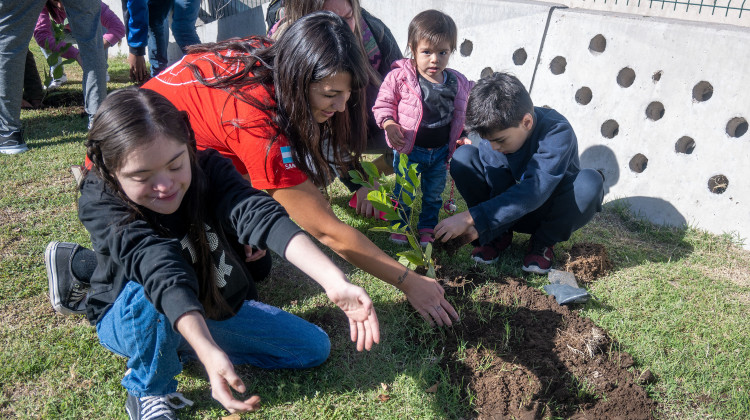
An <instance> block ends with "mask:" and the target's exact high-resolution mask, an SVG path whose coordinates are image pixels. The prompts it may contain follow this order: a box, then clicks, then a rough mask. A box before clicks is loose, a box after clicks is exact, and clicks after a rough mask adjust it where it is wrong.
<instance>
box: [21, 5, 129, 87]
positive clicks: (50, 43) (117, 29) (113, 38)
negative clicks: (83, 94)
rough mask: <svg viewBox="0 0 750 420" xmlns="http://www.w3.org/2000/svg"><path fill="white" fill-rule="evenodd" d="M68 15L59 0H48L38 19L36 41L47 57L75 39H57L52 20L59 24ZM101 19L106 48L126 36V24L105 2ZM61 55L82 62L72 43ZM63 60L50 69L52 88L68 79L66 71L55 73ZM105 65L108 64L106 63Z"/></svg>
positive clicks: (35, 28)
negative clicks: (56, 74) (56, 75)
mask: <svg viewBox="0 0 750 420" xmlns="http://www.w3.org/2000/svg"><path fill="white" fill-rule="evenodd" d="M66 17H67V14H66V13H65V8H64V7H63V5H62V3H61V2H60V1H59V0H47V3H46V4H45V6H44V8H43V9H42V12H41V13H40V14H39V18H38V19H37V21H36V26H35V27H34V39H35V40H36V43H37V44H39V47H40V48H41V49H42V52H43V53H44V55H45V57H49V55H51V54H52V53H53V52H60V50H62V49H64V48H65V46H66V45H68V44H69V43H70V42H71V41H74V40H73V39H71V38H70V37H68V38H69V39H65V40H61V41H59V42H58V41H57V40H55V32H54V31H53V29H52V22H55V23H57V24H58V25H59V24H62V23H64V22H65V19H66ZM100 21H101V25H102V32H103V38H104V48H105V50H106V49H107V48H109V47H110V46H112V45H114V44H116V43H118V42H120V39H122V37H123V36H125V25H123V23H122V21H121V20H120V18H118V17H117V15H116V14H115V13H114V12H113V11H112V10H110V8H109V7H107V5H106V4H104V3H103V2H102V10H101V19H100ZM61 56H62V58H69V59H73V60H76V61H78V64H80V63H81V58H80V57H79V52H78V49H77V48H75V47H74V46H72V45H70V46H69V47H68V49H67V50H65V52H63V53H62V54H61ZM61 61H62V60H59V61H58V64H56V65H53V66H51V69H50V71H51V73H53V74H51V76H52V79H53V81H52V85H51V86H49V87H48V89H50V90H52V89H56V88H58V87H59V86H60V85H62V84H64V83H65V82H67V80H68V78H67V76H66V75H65V73H64V72H63V73H62V75H59V77H55V75H54V72H55V68H56V67H57V66H61V65H62V64H60V62H61ZM104 65H106V63H105V64H104ZM107 81H109V75H107Z"/></svg>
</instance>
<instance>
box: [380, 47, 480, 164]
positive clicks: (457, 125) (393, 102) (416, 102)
mask: <svg viewBox="0 0 750 420" xmlns="http://www.w3.org/2000/svg"><path fill="white" fill-rule="evenodd" d="M391 68H392V70H391V72H390V73H388V75H387V76H386V77H385V80H384V81H383V84H382V85H380V91H379V92H378V98H377V100H376V101H375V105H374V106H373V107H372V112H373V115H375V121H376V122H377V123H378V126H379V127H380V128H383V123H384V122H385V121H386V120H387V119H393V121H395V122H397V123H398V124H399V125H400V126H401V127H402V128H403V131H404V147H402V148H401V149H396V151H397V152H399V153H406V154H409V153H411V151H412V149H413V148H414V140H415V138H416V136H417V129H418V128H419V123H420V122H421V121H422V91H421V89H420V88H419V81H418V79H417V70H416V68H414V64H413V61H412V60H411V59H409V58H404V59H401V60H398V61H395V62H394V63H393V65H392V66H391ZM446 71H449V72H451V73H453V74H454V75H456V79H458V91H457V92H456V99H455V100H454V102H453V108H454V109H453V120H451V134H450V142H449V149H450V151H449V153H448V158H449V159H450V157H451V156H452V155H453V152H454V151H455V150H456V141H457V140H458V138H459V137H460V136H461V132H462V131H463V129H464V122H465V121H466V103H467V101H468V100H469V91H470V90H471V88H472V87H473V86H474V82H470V81H469V80H468V79H467V78H466V77H465V76H464V75H463V74H461V73H459V72H457V71H455V70H452V69H446ZM386 141H387V142H388V145H389V146H391V147H393V144H391V141H390V139H388V135H387V134H386Z"/></svg>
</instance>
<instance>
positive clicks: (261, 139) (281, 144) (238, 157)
mask: <svg viewBox="0 0 750 420" xmlns="http://www.w3.org/2000/svg"><path fill="white" fill-rule="evenodd" d="M256 44H258V45H257V46H261V45H260V43H259V42H256ZM232 54H242V53H241V52H234V51H232V52H230V51H222V55H232ZM186 63H193V64H194V65H196V66H197V67H198V68H199V69H200V72H201V74H202V75H203V77H204V78H205V79H206V80H208V81H210V80H212V79H213V78H214V76H213V74H214V71H216V73H217V75H218V76H223V75H226V74H232V73H235V72H236V71H238V69H239V68H240V67H238V66H240V64H231V65H230V63H227V62H224V61H222V60H221V59H220V58H219V57H216V56H215V55H214V54H213V53H203V54H191V55H187V56H185V57H183V58H182V60H180V61H179V62H177V63H175V64H174V65H173V66H171V67H169V68H167V69H166V70H164V71H163V72H161V73H160V74H159V75H158V76H156V77H155V78H153V79H151V80H149V81H148V82H147V83H146V84H144V85H143V87H144V88H146V89H151V90H154V91H156V92H159V93H161V94H162V95H164V96H165V97H166V98H167V99H169V101H170V102H172V104H174V106H176V107H177V109H179V110H183V111H187V113H188V114H189V115H190V125H191V126H192V127H193V131H195V139H196V142H197V143H198V148H199V149H208V148H211V149H215V150H217V151H218V152H219V153H221V154H222V155H224V156H226V157H228V158H229V159H231V160H232V162H233V163H234V166H235V168H237V171H239V172H240V173H241V174H243V175H244V174H248V175H249V177H250V181H251V183H252V184H253V187H255V188H258V189H272V188H287V187H292V186H295V185H299V184H301V183H302V182H304V181H305V180H307V176H306V175H305V174H304V172H302V171H301V170H300V169H299V168H297V166H296V165H295V164H294V162H293V160H292V154H291V150H290V148H289V141H288V140H287V138H286V136H285V135H284V134H283V133H279V132H278V130H277V129H275V128H274V126H273V125H272V124H271V120H270V117H269V116H268V115H267V114H266V112H265V111H262V110H260V109H258V108H256V107H254V106H252V105H250V104H248V103H246V102H243V101H241V100H239V99H237V98H236V97H234V96H232V95H231V94H229V93H228V92H227V91H225V90H222V89H216V88H210V87H206V86H204V85H203V84H201V83H200V82H199V81H197V80H196V79H195V77H194V76H193V72H192V70H191V69H189V68H188V67H186V65H185V64H186ZM245 92H246V93H248V94H250V95H252V96H253V97H254V98H255V99H257V100H259V101H260V102H261V103H264V104H268V105H271V106H272V107H275V106H276V101H275V98H274V97H273V96H271V95H269V94H268V92H267V91H266V90H265V88H264V87H263V86H260V85H256V86H252V87H250V88H247V89H246V90H245ZM233 123H234V124H237V125H239V126H240V127H241V128H238V127H236V126H235V125H233ZM277 134H278V138H277V140H276V141H275V142H274V143H273V144H272V145H270V148H269V144H270V140H271V139H273V137H274V136H276V135H277Z"/></svg>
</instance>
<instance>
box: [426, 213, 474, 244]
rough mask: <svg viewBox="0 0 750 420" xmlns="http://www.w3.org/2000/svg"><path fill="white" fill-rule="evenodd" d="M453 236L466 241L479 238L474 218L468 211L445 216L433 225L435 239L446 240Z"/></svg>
mask: <svg viewBox="0 0 750 420" xmlns="http://www.w3.org/2000/svg"><path fill="white" fill-rule="evenodd" d="M454 238H461V241H465V242H466V243H469V242H471V241H473V240H474V239H477V238H479V232H477V229H476V228H475V227H474V219H473V218H472V217H471V214H470V213H469V212H468V211H462V212H461V213H456V214H454V215H453V216H451V217H447V218H445V219H443V220H441V221H440V223H438V224H437V226H435V239H437V240H441V241H443V242H446V241H448V240H451V239H454Z"/></svg>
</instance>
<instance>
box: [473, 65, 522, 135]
mask: <svg viewBox="0 0 750 420" xmlns="http://www.w3.org/2000/svg"><path fill="white" fill-rule="evenodd" d="M526 114H531V115H534V103H533V102H532V101H531V96H530V95H529V92H528V91H527V90H526V88H525V87H524V86H523V83H521V81H520V80H518V78H517V77H516V76H513V75H511V74H508V73H494V74H492V75H489V76H486V77H483V78H481V79H480V80H479V81H478V82H477V84H476V85H474V88H473V89H471V93H470V94H469V102H468V104H467V105H466V124H465V125H464V127H465V129H466V130H467V131H474V132H476V133H477V134H479V135H480V136H482V137H484V136H486V135H488V134H489V133H490V132H492V131H497V130H505V129H506V128H510V127H518V125H519V124H521V120H523V117H524V115H526Z"/></svg>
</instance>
